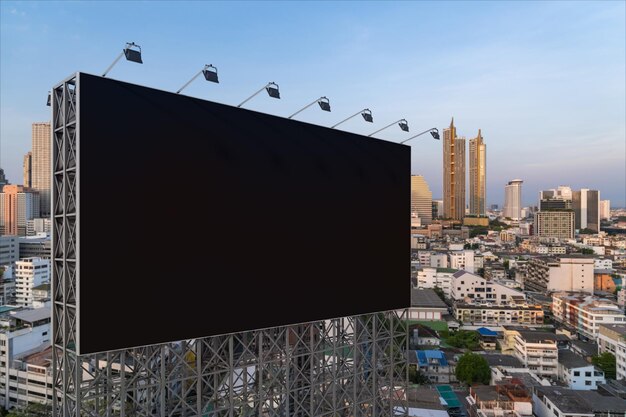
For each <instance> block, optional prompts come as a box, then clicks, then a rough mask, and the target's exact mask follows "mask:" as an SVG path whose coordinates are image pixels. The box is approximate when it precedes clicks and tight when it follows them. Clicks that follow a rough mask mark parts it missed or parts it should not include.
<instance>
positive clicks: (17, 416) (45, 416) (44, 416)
mask: <svg viewBox="0 0 626 417" xmlns="http://www.w3.org/2000/svg"><path fill="white" fill-rule="evenodd" d="M6 417H52V407H51V406H50V405H46V404H37V403H31V404H28V405H27V406H26V407H24V408H21V409H18V410H11V412H10V413H9V414H7V416H6Z"/></svg>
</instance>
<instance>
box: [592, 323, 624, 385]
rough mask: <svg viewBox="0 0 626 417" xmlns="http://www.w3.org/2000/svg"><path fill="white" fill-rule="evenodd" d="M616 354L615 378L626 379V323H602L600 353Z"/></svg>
mask: <svg viewBox="0 0 626 417" xmlns="http://www.w3.org/2000/svg"><path fill="white" fill-rule="evenodd" d="M604 352H609V353H612V354H613V355H615V370H616V371H617V372H616V376H615V379H618V380H619V379H626V323H625V324H601V325H600V331H599V332H598V353H604Z"/></svg>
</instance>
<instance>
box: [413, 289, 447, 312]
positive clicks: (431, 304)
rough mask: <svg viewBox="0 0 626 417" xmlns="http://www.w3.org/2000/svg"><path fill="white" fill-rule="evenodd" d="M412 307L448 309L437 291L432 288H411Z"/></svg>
mask: <svg viewBox="0 0 626 417" xmlns="http://www.w3.org/2000/svg"><path fill="white" fill-rule="evenodd" d="M411 307H423V308H443V309H446V310H447V309H448V306H447V305H446V303H444V302H443V301H442V300H441V298H439V296H438V295H437V293H436V292H435V291H433V290H431V289H415V288H412V289H411Z"/></svg>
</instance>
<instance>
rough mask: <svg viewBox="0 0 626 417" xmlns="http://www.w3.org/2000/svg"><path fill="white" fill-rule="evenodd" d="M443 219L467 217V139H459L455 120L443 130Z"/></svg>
mask: <svg viewBox="0 0 626 417" xmlns="http://www.w3.org/2000/svg"><path fill="white" fill-rule="evenodd" d="M443 210H444V213H443V217H444V218H446V219H453V220H461V219H463V217H464V216H465V138H464V137H461V138H459V137H457V135H456V127H455V126H454V118H453V119H452V121H451V122H450V127H448V128H446V129H444V130H443Z"/></svg>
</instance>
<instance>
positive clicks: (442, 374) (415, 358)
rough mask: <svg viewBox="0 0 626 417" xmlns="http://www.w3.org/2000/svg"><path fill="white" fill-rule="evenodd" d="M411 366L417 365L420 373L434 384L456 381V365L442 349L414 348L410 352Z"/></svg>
mask: <svg viewBox="0 0 626 417" xmlns="http://www.w3.org/2000/svg"><path fill="white" fill-rule="evenodd" d="M408 357H409V366H411V365H413V366H417V368H418V369H419V371H420V373H421V374H422V375H423V376H425V377H426V378H428V379H429V380H430V382H431V383H433V384H449V383H450V382H456V376H455V374H454V372H455V365H454V364H453V363H451V362H449V361H448V359H447V358H446V355H445V353H444V352H443V351H441V350H412V351H409V352H408Z"/></svg>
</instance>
